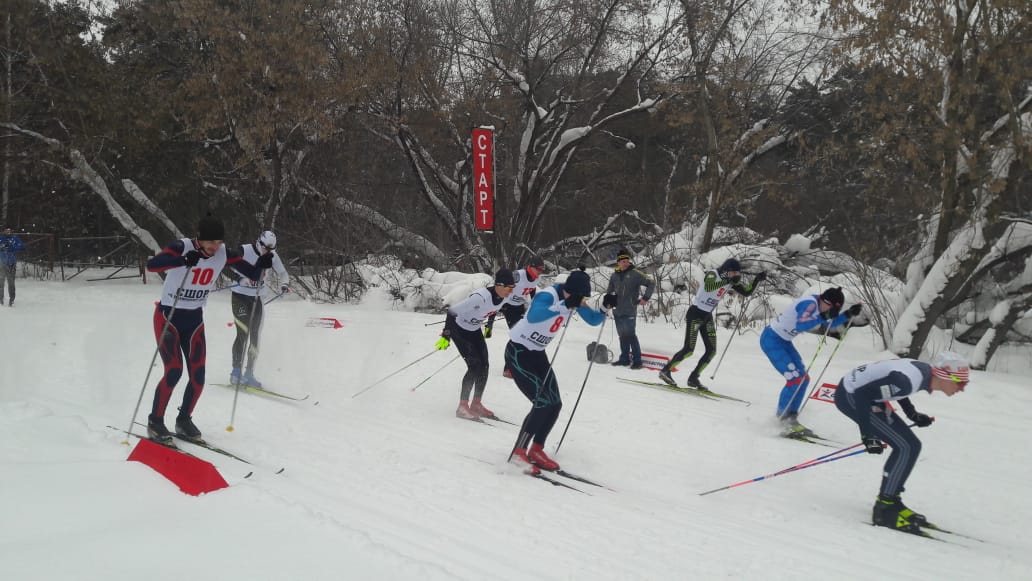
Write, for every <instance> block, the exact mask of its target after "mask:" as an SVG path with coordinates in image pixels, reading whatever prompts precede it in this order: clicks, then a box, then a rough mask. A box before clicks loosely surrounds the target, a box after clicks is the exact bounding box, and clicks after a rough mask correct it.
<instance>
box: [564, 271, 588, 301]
mask: <svg viewBox="0 0 1032 581" xmlns="http://www.w3.org/2000/svg"><path fill="white" fill-rule="evenodd" d="M563 290H564V291H566V292H568V293H570V294H571V295H577V296H579V297H590V296H591V279H590V278H589V277H588V273H586V272H584V271H583V270H575V271H573V272H571V273H570V276H567V277H566V282H564V283H563Z"/></svg>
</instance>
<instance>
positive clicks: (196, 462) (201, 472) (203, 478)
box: [128, 439, 229, 496]
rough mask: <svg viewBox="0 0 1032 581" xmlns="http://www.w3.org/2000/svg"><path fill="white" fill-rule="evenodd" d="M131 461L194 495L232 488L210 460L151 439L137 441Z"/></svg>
mask: <svg viewBox="0 0 1032 581" xmlns="http://www.w3.org/2000/svg"><path fill="white" fill-rule="evenodd" d="M128 460H129V461H130V462H140V463H141V464H146V465H147V466H150V467H151V468H153V469H154V471H155V472H157V473H158V474H161V475H162V476H164V477H165V478H168V479H169V480H170V481H171V482H172V484H175V485H176V486H178V487H179V490H182V491H183V492H185V493H187V494H189V495H192V496H198V495H201V494H204V493H206V492H212V491H215V490H219V489H222V488H228V487H229V484H227V483H226V480H225V479H224V478H222V475H221V474H219V471H218V470H216V469H215V466H213V465H212V464H211V463H210V462H205V461H204V460H201V459H200V458H197V457H195V456H190V455H189V454H184V453H182V452H180V451H178V450H173V449H172V448H169V447H168V446H162V445H161V444H158V443H155V442H152V441H150V440H146V439H143V440H140V441H139V442H137V444H136V447H135V448H133V452H132V454H129V458H128Z"/></svg>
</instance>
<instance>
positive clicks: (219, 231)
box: [197, 214, 226, 240]
mask: <svg viewBox="0 0 1032 581" xmlns="http://www.w3.org/2000/svg"><path fill="white" fill-rule="evenodd" d="M225 235H226V227H225V226H223V225H222V220H219V219H218V218H216V217H215V216H212V215H211V214H208V215H207V216H205V217H203V218H201V222H200V224H198V225H197V239H198V240H224V238H223V237H224V236H225Z"/></svg>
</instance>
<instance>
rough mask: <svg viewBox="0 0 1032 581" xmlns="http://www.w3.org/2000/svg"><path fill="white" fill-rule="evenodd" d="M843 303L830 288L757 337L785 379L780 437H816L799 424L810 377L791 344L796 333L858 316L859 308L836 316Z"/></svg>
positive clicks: (792, 308)
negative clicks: (800, 409)
mask: <svg viewBox="0 0 1032 581" xmlns="http://www.w3.org/2000/svg"><path fill="white" fill-rule="evenodd" d="M845 301H846V296H845V294H844V293H843V292H842V288H841V287H837V288H829V289H828V290H826V291H824V292H823V293H821V294H820V296H818V295H805V296H803V297H800V298H798V299H796V301H795V302H793V303H792V304H791V305H789V306H788V307H787V308H786V309H785V310H784V311H783V312H782V313H781V314H780V315H778V318H777V319H774V321H773V322H772V323H771V324H769V325H767V326H766V328H764V329H763V333H761V334H760V348H761V349H762V350H763V353H764V355H766V356H767V359H769V360H770V363H771V365H773V366H774V369H777V370H778V373H780V374H781V375H782V376H783V377H784V378H785V386H784V387H782V388H781V396H780V397H779V398H778V410H777V411H778V418H779V419H780V420H781V423H782V427H783V428H784V429H783V431H782V433H781V435H782V436H785V437H787V438H793V437H794V438H801V437H810V436H813V435H815V434H814V433H813V431H812V430H810V429H809V428H807V427H806V426H804V425H802V424H800V423H799V408H801V407H802V405H803V399H804V398H805V397H806V394H807V387H808V386H809V385H810V376H809V375H807V371H808V370H807V369H806V367H805V366H804V365H803V358H802V357H801V356H800V355H799V351H798V350H797V349H796V348H795V345H793V344H792V340H793V339H795V337H796V335H798V334H799V333H803V332H805V331H808V330H810V329H813V328H814V327H817V326H819V325H827V326H828V327H829V328H834V327H837V326H839V325H841V324H843V323H845V322H846V321H848V320H850V319H851V318H853V317H855V316H856V315H859V314H860V308H861V307H860V305H858V304H857V305H853V306H852V307H850V308H849V309H847V310H846V312H844V313H842V314H839V309H841V308H842V305H843V304H844V303H845Z"/></svg>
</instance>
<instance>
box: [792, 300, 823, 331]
mask: <svg viewBox="0 0 1032 581" xmlns="http://www.w3.org/2000/svg"><path fill="white" fill-rule="evenodd" d="M795 311H796V322H795V329H796V331H797V332H800V333H802V332H803V331H809V330H810V329H813V328H814V327H818V326H820V325H821V324H822V323H824V319H822V318H821V316H820V310H819V309H818V308H817V307H816V303H811V302H807V301H803V302H800V303H799V304H797V305H796V306H795Z"/></svg>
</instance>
